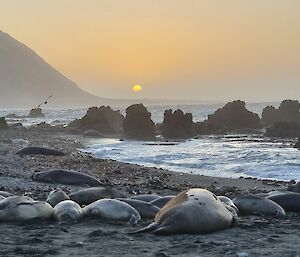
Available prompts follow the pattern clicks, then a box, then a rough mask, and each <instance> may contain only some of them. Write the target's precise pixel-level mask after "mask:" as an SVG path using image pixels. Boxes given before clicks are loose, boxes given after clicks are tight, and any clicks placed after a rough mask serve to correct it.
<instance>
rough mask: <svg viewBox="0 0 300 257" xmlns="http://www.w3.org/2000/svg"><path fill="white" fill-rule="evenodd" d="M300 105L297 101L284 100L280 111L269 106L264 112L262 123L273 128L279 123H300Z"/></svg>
mask: <svg viewBox="0 0 300 257" xmlns="http://www.w3.org/2000/svg"><path fill="white" fill-rule="evenodd" d="M299 109H300V103H299V102H298V101H297V100H284V101H282V102H281V104H280V106H279V108H278V109H276V108H274V107H273V106H267V107H266V108H264V110H263V112H262V118H261V122H262V124H263V126H271V125H273V124H274V123H277V122H298V123H300V112H299Z"/></svg>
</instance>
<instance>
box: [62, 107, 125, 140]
mask: <svg viewBox="0 0 300 257" xmlns="http://www.w3.org/2000/svg"><path fill="white" fill-rule="evenodd" d="M123 119H124V117H123V115H122V114H121V113H120V111H114V110H113V109H111V108H110V107H109V106H101V107H99V108H98V107H90V108H89V109H88V111H87V113H86V115H85V116H83V117H82V118H81V119H76V120H74V121H72V122H71V123H70V124H69V125H68V127H69V128H75V129H79V130H81V131H89V130H93V131H95V132H99V133H103V134H115V133H120V132H121V131H122V122H123Z"/></svg>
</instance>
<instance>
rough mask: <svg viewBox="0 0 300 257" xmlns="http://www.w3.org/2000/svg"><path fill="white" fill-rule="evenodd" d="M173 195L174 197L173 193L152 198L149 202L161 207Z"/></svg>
mask: <svg viewBox="0 0 300 257" xmlns="http://www.w3.org/2000/svg"><path fill="white" fill-rule="evenodd" d="M174 197H175V196H174V195H167V196H162V197H160V198H157V199H155V200H152V201H151V202H150V203H151V204H153V205H155V206H157V207H158V208H162V207H164V206H165V205H166V204H167V202H169V201H170V200H171V199H173V198H174Z"/></svg>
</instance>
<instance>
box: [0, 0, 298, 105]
mask: <svg viewBox="0 0 300 257" xmlns="http://www.w3.org/2000/svg"><path fill="white" fill-rule="evenodd" d="M0 24H1V28H0V30H2V31H4V32H6V33H8V34H10V35H11V36H12V37H14V38H16V39H17V40H18V41H20V42H22V43H24V44H26V45H27V46H28V47H30V48H32V49H33V50H34V51H35V52H36V53H37V54H39V55H40V56H41V57H42V58H43V59H44V60H45V61H47V62H48V63H49V64H51V65H52V66H53V67H55V68H56V69H57V70H58V71H60V72H62V73H63V74H64V75H66V76H67V77H68V78H70V79H71V80H72V81H74V82H75V83H76V84H77V85H78V86H79V87H80V88H82V89H83V90H86V91H88V92H90V93H92V94H95V95H97V96H100V97H105V98H114V99H120V98H121V99H143V98H147V99H170V100H185V101H188V100H189V99H191V100H194V101H201V102H203V101H204V102H226V101H231V100H235V99H241V100H244V101H246V102H274V101H276V102H277V101H282V100H284V99H297V98H299V96H300V73H299V67H300V2H297V1H293V0H290V1H279V0H273V1H271V0H266V1H264V2H261V1H258V0H254V1H251V2H242V1H237V0H230V1H226V3H225V1H224V2H219V1H209V2H208V1H206V2H204V1H192V0H188V1H171V0H166V1H163V2H153V1H149V2H148V1H147V2H146V1H137V0H129V1H118V0H117V1H96V0H89V1H84V2H83V1H80V0H72V1H71V0H65V1H61V0H44V1H42V2H41V1H37V0H27V1H26V2H25V1H17V0H3V1H2V5H1V9H0ZM135 84H140V85H142V87H143V90H142V91H141V92H139V93H134V92H133V91H132V90H131V88H132V86H133V85H135Z"/></svg>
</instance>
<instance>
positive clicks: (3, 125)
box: [0, 117, 8, 129]
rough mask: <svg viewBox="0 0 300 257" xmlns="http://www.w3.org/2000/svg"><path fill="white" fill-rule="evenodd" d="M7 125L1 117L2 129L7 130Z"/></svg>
mask: <svg viewBox="0 0 300 257" xmlns="http://www.w3.org/2000/svg"><path fill="white" fill-rule="evenodd" d="M7 128H8V126H7V123H6V120H5V118H4V117H0V129H7Z"/></svg>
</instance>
